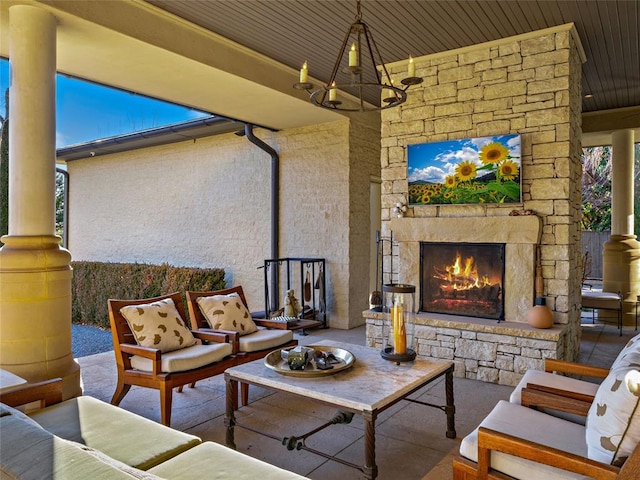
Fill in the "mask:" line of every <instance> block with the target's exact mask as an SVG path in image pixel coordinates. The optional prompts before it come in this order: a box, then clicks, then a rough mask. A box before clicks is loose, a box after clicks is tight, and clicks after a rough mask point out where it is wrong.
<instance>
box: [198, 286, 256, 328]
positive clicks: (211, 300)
mask: <svg viewBox="0 0 640 480" xmlns="http://www.w3.org/2000/svg"><path fill="white" fill-rule="evenodd" d="M196 302H197V304H198V306H199V307H200V310H201V311H202V314H203V315H204V318H205V319H206V320H207V323H209V326H210V327H211V328H215V329H216V330H232V331H234V332H238V333H239V334H240V335H248V334H250V333H253V332H255V331H256V330H258V327H257V326H256V324H255V323H254V322H253V319H252V318H251V314H250V313H249V310H247V307H245V306H244V303H242V299H241V298H240V295H238V293H236V292H234V293H230V294H228V295H211V296H209V297H198V298H197V299H196Z"/></svg>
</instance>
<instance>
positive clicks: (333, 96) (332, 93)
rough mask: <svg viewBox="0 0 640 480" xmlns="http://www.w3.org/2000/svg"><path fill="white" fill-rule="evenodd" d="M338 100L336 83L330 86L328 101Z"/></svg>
mask: <svg viewBox="0 0 640 480" xmlns="http://www.w3.org/2000/svg"><path fill="white" fill-rule="evenodd" d="M337 98H338V91H337V90H336V82H333V83H332V84H331V88H330V89H329V101H330V102H335V101H336V99H337Z"/></svg>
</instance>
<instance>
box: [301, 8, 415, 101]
mask: <svg viewBox="0 0 640 480" xmlns="http://www.w3.org/2000/svg"><path fill="white" fill-rule="evenodd" d="M356 9H357V12H356V18H355V21H354V22H353V23H352V24H351V27H349V30H348V31H347V34H346V35H345V37H344V40H343V42H342V48H341V49H340V53H339V55H338V58H337V59H336V63H335V65H334V67H333V72H331V76H330V77H329V81H328V82H327V84H326V85H323V86H321V87H320V88H318V89H316V88H315V86H314V85H313V84H312V83H310V82H309V80H308V78H309V68H308V64H307V62H304V65H303V66H302V68H301V69H300V81H299V82H298V83H296V84H294V85H293V86H294V88H297V89H299V90H305V91H307V92H308V93H309V97H310V100H311V102H312V103H313V104H315V105H317V106H318V107H322V108H327V109H330V110H341V111H346V112H365V111H372V110H383V109H386V108H391V107H397V106H398V105H400V104H402V103H404V102H406V101H407V89H408V88H409V87H410V86H412V85H418V84H419V83H422V78H420V77H416V76H415V64H414V63H413V59H412V58H411V57H409V64H408V72H407V74H408V75H407V77H406V78H404V79H402V81H401V83H402V85H403V87H398V86H396V85H394V84H393V80H392V79H391V76H390V75H389V72H388V71H387V67H386V65H385V63H384V61H383V60H382V56H381V55H380V51H379V50H378V47H377V45H376V43H375V42H374V40H373V35H372V34H371V30H370V29H369V27H368V26H367V24H366V23H364V21H363V20H362V13H361V11H360V0H357V4H356ZM349 41H351V47H349V46H348V45H349ZM347 52H348V55H347ZM341 65H345V66H344V67H343V68H342V69H340V66H341ZM378 65H379V66H380V70H379V69H378V67H377V66H378ZM339 71H340V72H341V73H342V74H344V75H341V76H340V78H336V77H337V76H338V72H339ZM338 90H340V91H343V92H346V93H348V94H350V95H352V96H353V97H355V98H356V99H357V102H355V103H354V102H343V101H342V100H340V99H339V97H338ZM372 91H378V92H379V95H380V97H381V99H382V102H381V104H380V106H379V107H378V106H375V105H371V104H370V103H369V102H367V101H366V100H365V97H366V96H367V93H370V92H372Z"/></svg>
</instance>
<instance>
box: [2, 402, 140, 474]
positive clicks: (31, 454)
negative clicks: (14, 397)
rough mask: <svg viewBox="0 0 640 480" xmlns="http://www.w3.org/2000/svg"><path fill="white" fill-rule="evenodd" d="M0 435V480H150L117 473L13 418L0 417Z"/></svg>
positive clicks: (107, 464)
mask: <svg viewBox="0 0 640 480" xmlns="http://www.w3.org/2000/svg"><path fill="white" fill-rule="evenodd" d="M0 431H1V432H2V441H1V442H0V478H3V479H5V478H6V479H20V480H49V479H65V480H75V479H78V480H86V479H91V480H101V479H104V480H112V479H113V480H120V479H127V480H131V479H136V478H138V479H142V478H146V479H148V480H150V479H151V477H148V476H147V477H144V476H140V475H134V473H140V474H143V473H144V472H135V471H134V470H133V469H129V470H128V471H127V469H120V468H118V466H116V465H114V464H113V463H112V462H106V461H105V459H104V458H101V457H99V456H96V455H94V454H92V453H90V452H87V451H85V450H84V449H82V448H81V447H80V445H78V444H76V443H74V442H69V441H66V440H64V439H62V438H59V437H57V436H55V435H53V434H51V433H50V432H48V431H46V430H44V429H43V428H40V427H38V426H35V425H33V424H31V423H29V422H25V421H24V420H23V419H22V418H21V417H19V416H17V415H5V416H3V417H1V418H0Z"/></svg>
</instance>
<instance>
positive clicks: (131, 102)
mask: <svg viewBox="0 0 640 480" xmlns="http://www.w3.org/2000/svg"><path fill="white" fill-rule="evenodd" d="M8 87H9V62H8V61H7V60H6V59H0V93H1V94H0V115H2V116H3V117H4V114H5V111H6V105H5V100H4V99H5V96H4V92H5V90H6V89H7V88H8ZM209 116H211V114H210V113H206V112H201V111H198V110H194V109H192V108H187V107H184V106H181V105H175V104H172V103H167V102H163V101H160V100H157V99H153V98H149V97H145V96H143V95H137V94H135V93H130V92H125V91H123V90H118V89H115V88H109V87H105V86H102V85H97V84H94V83H91V82H86V81H83V80H78V79H75V78H69V77H66V76H64V75H57V76H56V148H61V147H67V146H70V145H76V144H78V143H86V142H91V141H94V140H98V139H103V138H108V137H113V136H117V135H124V134H127V133H132V132H137V131H140V130H147V129H149V128H157V127H162V126H166V125H172V124H175V123H182V122H186V121H189V120H194V119H196V118H203V117H209Z"/></svg>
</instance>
